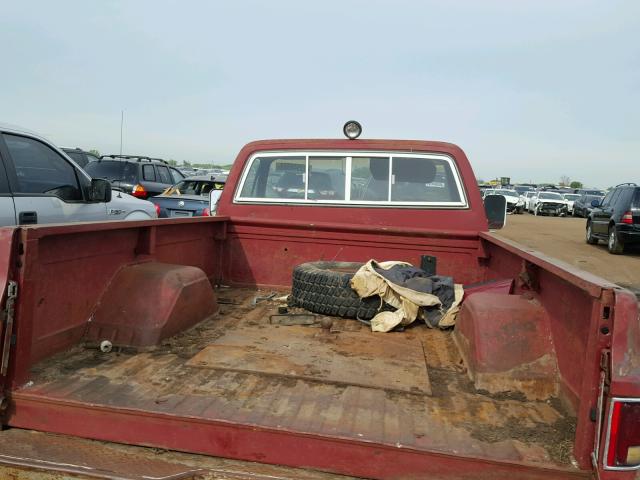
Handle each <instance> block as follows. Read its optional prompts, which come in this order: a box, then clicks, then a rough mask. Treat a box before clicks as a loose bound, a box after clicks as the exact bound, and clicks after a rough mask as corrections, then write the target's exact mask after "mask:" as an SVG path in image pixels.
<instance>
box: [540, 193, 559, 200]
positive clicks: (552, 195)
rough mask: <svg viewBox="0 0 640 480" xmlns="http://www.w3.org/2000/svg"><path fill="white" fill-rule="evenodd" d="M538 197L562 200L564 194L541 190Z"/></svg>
mask: <svg viewBox="0 0 640 480" xmlns="http://www.w3.org/2000/svg"><path fill="white" fill-rule="evenodd" d="M538 198H541V199H543V200H562V195H560V194H559V193H552V192H541V193H540V195H538Z"/></svg>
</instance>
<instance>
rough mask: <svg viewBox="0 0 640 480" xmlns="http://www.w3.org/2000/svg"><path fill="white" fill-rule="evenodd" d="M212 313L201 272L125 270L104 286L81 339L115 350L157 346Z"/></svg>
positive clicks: (162, 267)
mask: <svg viewBox="0 0 640 480" xmlns="http://www.w3.org/2000/svg"><path fill="white" fill-rule="evenodd" d="M216 310H217V303H216V296H215V294H214V293H213V289H212V287H211V284H210V283H209V280H208V279H207V277H206V276H205V274H204V272H203V271H202V270H201V269H199V268H196V267H190V266H185V265H173V264H168V263H160V262H146V263H142V264H138V265H129V266H126V267H123V268H121V269H120V270H119V271H118V272H117V273H116V275H115V276H114V277H113V280H112V281H111V282H110V283H109V286H108V287H107V290H106V291H105V293H104V295H103V296H102V297H101V298H100V300H99V304H98V306H97V308H96V310H95V312H94V314H93V316H92V319H91V322H89V323H88V325H87V327H86V332H85V337H84V338H86V339H89V340H96V341H102V340H109V341H111V342H112V343H113V344H114V345H129V346H142V347H149V346H154V345H159V344H160V341H161V340H162V339H165V338H167V337H170V336H172V335H175V334H177V333H179V332H182V331H184V330H187V329H188V328H190V327H192V326H194V325H195V324H196V323H198V322H200V321H202V320H203V319H205V318H207V317H209V316H210V315H212V314H213V313H214V312H215V311H216Z"/></svg>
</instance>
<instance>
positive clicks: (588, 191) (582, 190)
mask: <svg viewBox="0 0 640 480" xmlns="http://www.w3.org/2000/svg"><path fill="white" fill-rule="evenodd" d="M574 193H577V194H579V195H596V196H598V197H604V196H605V192H604V191H602V190H598V189H597V188H576V189H575V190H574Z"/></svg>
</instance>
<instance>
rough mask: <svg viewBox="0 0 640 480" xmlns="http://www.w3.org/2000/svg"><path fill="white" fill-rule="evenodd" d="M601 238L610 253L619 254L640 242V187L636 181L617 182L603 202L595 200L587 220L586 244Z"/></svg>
mask: <svg viewBox="0 0 640 480" xmlns="http://www.w3.org/2000/svg"><path fill="white" fill-rule="evenodd" d="M594 202H595V201H594ZM599 240H606V241H607V247H608V249H609V252H610V253H616V254H620V253H623V252H624V248H625V246H626V245H629V244H632V243H639V242H640V187H638V186H637V185H636V184H635V183H623V184H621V185H618V186H616V187H615V188H613V189H612V190H611V191H610V192H609V193H607V195H606V196H605V197H604V199H603V200H602V203H599V202H598V203H597V204H596V203H594V205H593V210H592V212H591V213H590V214H589V217H588V219H587V243H591V244H594V245H595V244H596V243H598V241H599Z"/></svg>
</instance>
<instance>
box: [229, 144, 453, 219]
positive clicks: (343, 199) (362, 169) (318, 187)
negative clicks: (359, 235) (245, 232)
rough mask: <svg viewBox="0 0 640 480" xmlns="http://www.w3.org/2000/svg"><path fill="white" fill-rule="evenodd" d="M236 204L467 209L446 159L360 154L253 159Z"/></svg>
mask: <svg viewBox="0 0 640 480" xmlns="http://www.w3.org/2000/svg"><path fill="white" fill-rule="evenodd" d="M235 201H237V202H239V203H242V202H252V203H254V202H255V203H335V204H346V205H373V206H375V205H417V206H433V207H438V206H441V207H448V208H451V207H465V206H466V201H465V197H464V193H463V190H462V184H461V182H460V177H459V175H458V172H457V170H456V169H455V165H454V164H453V161H452V160H451V159H450V158H449V157H447V156H445V155H427V154H392V155H380V154H367V153H362V152H357V153H354V152H349V153H342V152H326V153H325V152H322V153H318V152H309V153H305V154H301V153H295V154H293V153H292V154H290V153H284V154H283V153H261V154H258V155H255V156H254V157H252V158H251V159H250V160H249V162H248V163H247V166H246V168H245V171H244V173H243V176H242V180H241V185H240V188H239V190H238V192H236V198H235Z"/></svg>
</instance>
